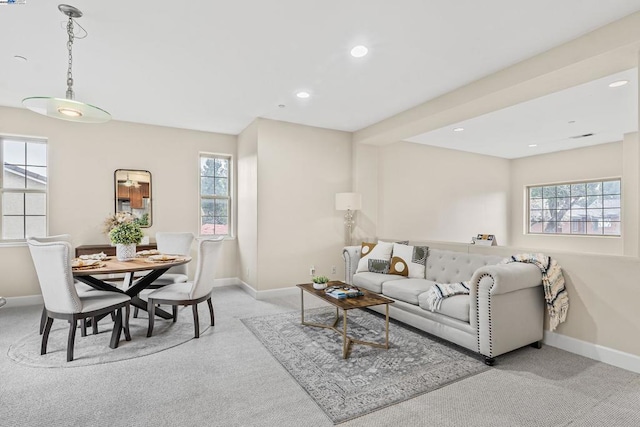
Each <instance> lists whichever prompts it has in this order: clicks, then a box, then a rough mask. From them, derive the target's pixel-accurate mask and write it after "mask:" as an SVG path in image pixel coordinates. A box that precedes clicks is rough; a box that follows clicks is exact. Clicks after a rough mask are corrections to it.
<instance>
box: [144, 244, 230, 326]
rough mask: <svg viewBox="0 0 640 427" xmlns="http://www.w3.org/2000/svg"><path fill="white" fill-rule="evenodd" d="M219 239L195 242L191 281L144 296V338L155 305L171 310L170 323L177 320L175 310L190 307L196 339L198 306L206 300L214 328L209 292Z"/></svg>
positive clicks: (217, 254) (150, 323) (217, 253)
mask: <svg viewBox="0 0 640 427" xmlns="http://www.w3.org/2000/svg"><path fill="white" fill-rule="evenodd" d="M222 240H223V238H222V237H219V238H217V239H198V259H197V260H196V274H195V278H194V280H193V282H184V283H173V284H171V285H167V286H164V287H162V288H160V289H157V290H155V291H153V292H151V293H150V294H149V295H148V296H147V311H148V312H149V329H148V330H147V337H150V336H151V335H152V333H153V323H154V318H155V307H156V304H168V305H171V306H172V307H174V310H173V313H174V316H173V321H174V322H175V321H176V320H177V310H176V309H177V307H178V306H179V305H184V306H188V305H190V306H191V307H192V310H193V322H194V327H195V338H199V337H200V323H199V318H198V304H199V303H201V302H203V301H207V304H208V305H209V316H210V317H211V326H213V325H214V323H215V320H214V315H213V303H212V302H211V291H212V290H213V283H214V279H215V273H216V268H217V264H218V258H219V257H220V251H221V249H222Z"/></svg>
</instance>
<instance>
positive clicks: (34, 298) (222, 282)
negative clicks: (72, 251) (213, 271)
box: [5, 277, 242, 308]
mask: <svg viewBox="0 0 640 427" xmlns="http://www.w3.org/2000/svg"><path fill="white" fill-rule="evenodd" d="M241 283H242V281H241V280H240V279H238V278H237V277H228V278H224V279H215V280H214V281H213V286H214V287H215V288H219V287H222V286H233V285H240V284H241ZM5 299H6V300H7V305H5V307H7V308H9V307H27V306H29V305H42V304H44V301H43V300H42V295H27V296H23V297H5Z"/></svg>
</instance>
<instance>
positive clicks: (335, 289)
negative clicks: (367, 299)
mask: <svg viewBox="0 0 640 427" xmlns="http://www.w3.org/2000/svg"><path fill="white" fill-rule="evenodd" d="M325 293H326V294H327V295H328V296H330V297H332V298H336V299H345V298H353V297H359V296H361V295H364V293H363V292H362V291H361V290H360V289H358V288H356V287H355V286H351V287H349V286H344V287H340V286H331V287H329V288H327V289H326V290H325Z"/></svg>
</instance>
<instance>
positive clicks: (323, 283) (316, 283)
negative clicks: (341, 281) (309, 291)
mask: <svg viewBox="0 0 640 427" xmlns="http://www.w3.org/2000/svg"><path fill="white" fill-rule="evenodd" d="M311 281H312V282H313V289H318V290H321V289H324V288H326V287H327V283H328V282H329V278H328V277H327V276H313V278H312V279H311Z"/></svg>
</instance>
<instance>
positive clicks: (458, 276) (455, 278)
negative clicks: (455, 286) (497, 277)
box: [426, 249, 504, 283]
mask: <svg viewBox="0 0 640 427" xmlns="http://www.w3.org/2000/svg"><path fill="white" fill-rule="evenodd" d="M503 259H504V258H503V257H500V256H494V255H480V254H465V253H463V252H453V251H445V250H443V249H429V256H428V257H427V272H426V279H427V280H431V281H433V282H436V283H457V282H465V281H467V280H471V276H473V273H474V272H475V271H476V270H477V269H478V268H480V267H484V266H485V265H495V264H499V263H500V262H501V261H502V260H503Z"/></svg>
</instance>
